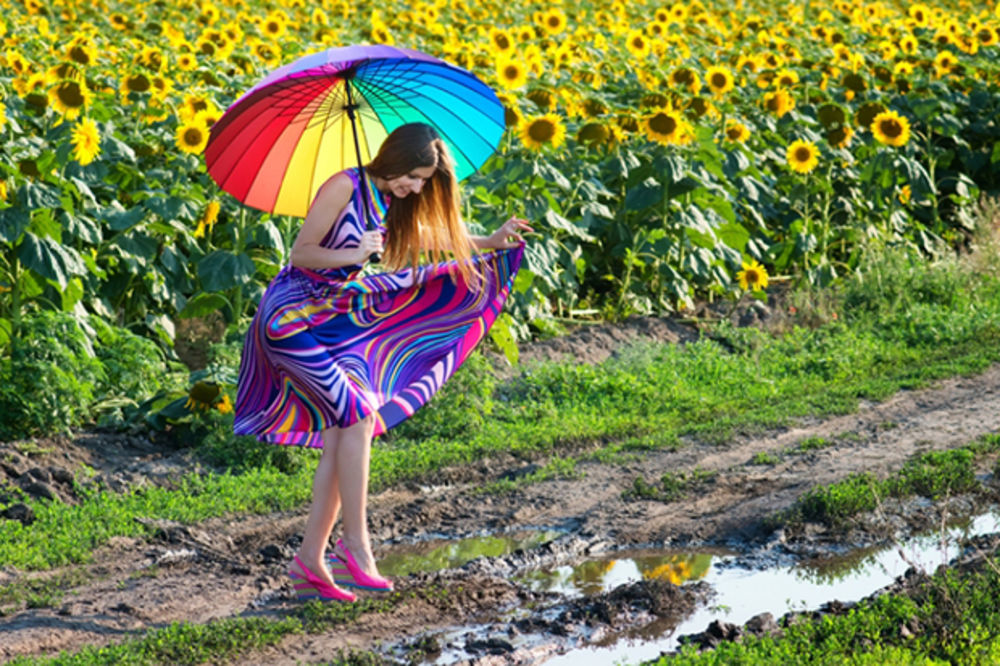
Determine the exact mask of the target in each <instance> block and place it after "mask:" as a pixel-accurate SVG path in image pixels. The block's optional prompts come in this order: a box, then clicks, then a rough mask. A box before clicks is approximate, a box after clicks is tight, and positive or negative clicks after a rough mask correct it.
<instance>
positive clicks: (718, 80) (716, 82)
mask: <svg viewBox="0 0 1000 666" xmlns="http://www.w3.org/2000/svg"><path fill="white" fill-rule="evenodd" d="M710 82H711V84H712V87H713V88H725V87H726V84H727V83H729V77H727V76H726V75H725V74H723V73H722V72H716V73H715V74H712V78H711V79H710Z"/></svg>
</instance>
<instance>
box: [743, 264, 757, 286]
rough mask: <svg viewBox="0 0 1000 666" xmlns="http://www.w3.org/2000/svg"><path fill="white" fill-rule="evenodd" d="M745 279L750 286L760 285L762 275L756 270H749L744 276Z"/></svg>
mask: <svg viewBox="0 0 1000 666" xmlns="http://www.w3.org/2000/svg"><path fill="white" fill-rule="evenodd" d="M743 278H744V279H745V280H746V281H747V284H748V285H750V286H753V285H757V284H760V273H759V272H757V269H756V268H748V269H747V270H746V272H745V273H744V274H743Z"/></svg>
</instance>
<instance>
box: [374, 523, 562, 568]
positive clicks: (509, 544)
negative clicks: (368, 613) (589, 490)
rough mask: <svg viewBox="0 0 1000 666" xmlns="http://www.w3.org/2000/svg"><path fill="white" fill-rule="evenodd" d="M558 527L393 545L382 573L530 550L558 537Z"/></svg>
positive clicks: (382, 561)
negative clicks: (551, 529) (548, 529)
mask: <svg viewBox="0 0 1000 666" xmlns="http://www.w3.org/2000/svg"><path fill="white" fill-rule="evenodd" d="M560 534H562V533H561V532H555V531H531V532H528V531H522V532H513V533H511V534H507V535H495V534H493V535H489V536H478V537H468V538H466V539H457V540H456V539H433V540H430V541H422V542H420V543H416V544H409V545H399V546H394V547H393V549H392V552H391V553H389V554H387V555H385V556H384V557H383V558H381V559H380V560H379V561H378V567H379V571H381V572H382V574H383V575H386V576H389V577H393V576H397V577H398V576H405V575H407V574H412V573H427V572H431V571H441V570H443V569H451V568H455V567H460V566H462V565H463V564H465V563H466V562H471V561H472V560H474V559H476V558H477V557H501V556H503V555H509V554H510V553H513V552H515V551H517V550H529V549H531V548H535V547H537V546H539V545H541V544H543V543H545V542H546V541H551V540H552V539H554V538H556V537H558V536H559V535H560Z"/></svg>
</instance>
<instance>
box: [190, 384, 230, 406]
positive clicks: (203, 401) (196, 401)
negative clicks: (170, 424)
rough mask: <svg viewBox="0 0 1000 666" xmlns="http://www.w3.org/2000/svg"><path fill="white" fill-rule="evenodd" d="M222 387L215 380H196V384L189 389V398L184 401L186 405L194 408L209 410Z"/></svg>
mask: <svg viewBox="0 0 1000 666" xmlns="http://www.w3.org/2000/svg"><path fill="white" fill-rule="evenodd" d="M221 395H222V389H221V388H219V385H218V384H215V383H214V382H204V381H201V382H195V385H194V386H192V387H191V390H190V391H188V398H187V400H186V401H185V402H184V407H186V408H187V409H192V410H201V411H203V412H207V411H208V410H209V409H211V408H212V407H213V406H214V405H215V403H216V401H217V400H219V397H220V396H221Z"/></svg>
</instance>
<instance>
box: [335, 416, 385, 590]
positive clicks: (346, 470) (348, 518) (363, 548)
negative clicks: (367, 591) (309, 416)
mask: <svg viewBox="0 0 1000 666" xmlns="http://www.w3.org/2000/svg"><path fill="white" fill-rule="evenodd" d="M374 430H375V419H374V417H372V416H368V417H367V418H365V419H363V420H361V421H359V422H357V423H355V424H354V425H353V426H350V427H349V428H344V429H343V430H341V431H340V441H339V442H338V443H337V479H338V487H339V488H340V497H341V500H342V501H343V507H344V514H343V532H344V544H345V545H346V546H347V549H348V550H350V551H351V555H353V556H354V559H355V560H356V561H357V563H358V565H359V566H360V567H361V568H362V569H363V570H364V572H365V573H367V574H369V575H372V576H376V575H378V570H377V569H376V567H375V558H374V557H373V556H372V547H371V541H370V539H369V537H368V464H369V461H370V458H371V446H372V434H373V432H374Z"/></svg>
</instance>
